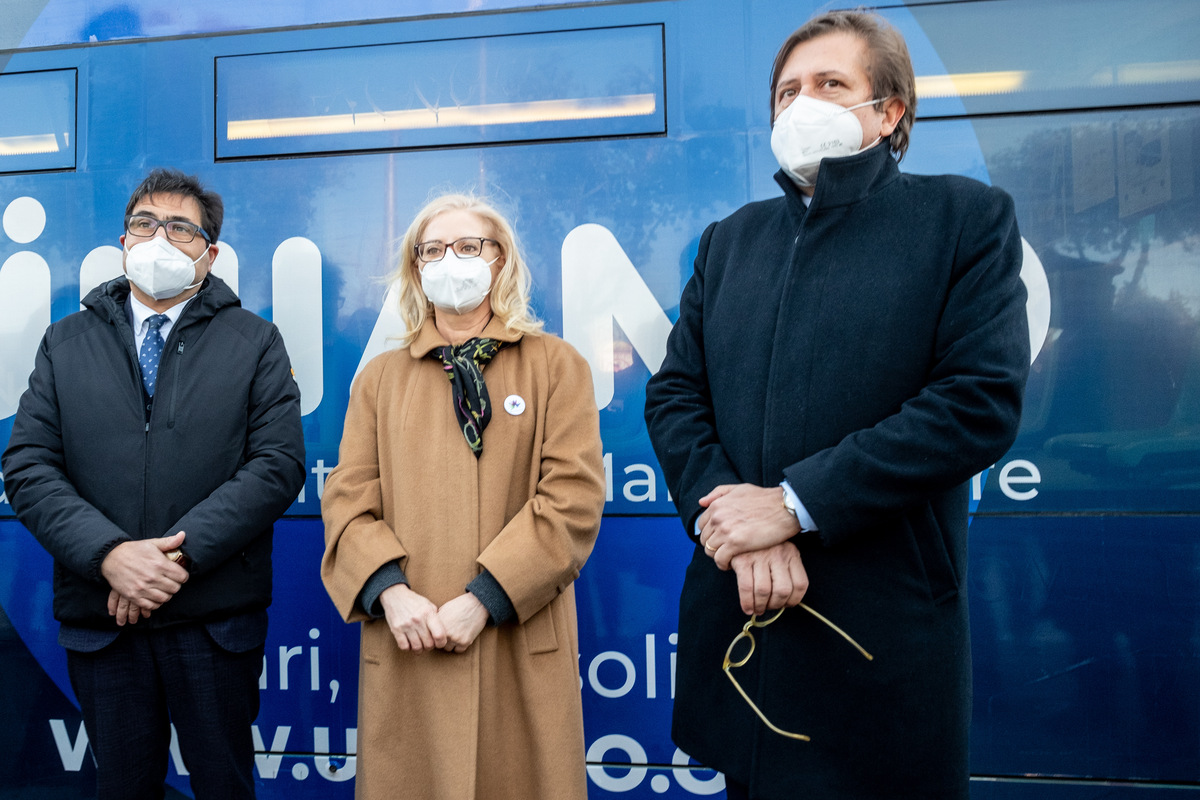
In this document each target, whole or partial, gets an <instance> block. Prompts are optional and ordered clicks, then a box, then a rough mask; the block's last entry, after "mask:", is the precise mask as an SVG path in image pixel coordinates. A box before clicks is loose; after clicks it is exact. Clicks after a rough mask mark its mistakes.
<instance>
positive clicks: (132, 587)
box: [100, 531, 188, 625]
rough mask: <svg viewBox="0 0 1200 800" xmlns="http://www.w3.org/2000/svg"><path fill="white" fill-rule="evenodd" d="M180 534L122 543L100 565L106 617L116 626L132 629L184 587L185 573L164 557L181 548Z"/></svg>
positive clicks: (186, 573)
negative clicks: (105, 589) (106, 588)
mask: <svg viewBox="0 0 1200 800" xmlns="http://www.w3.org/2000/svg"><path fill="white" fill-rule="evenodd" d="M184 538H185V534H184V532H183V531H179V532H178V533H176V534H174V535H172V536H163V537H160V538H158V539H139V540H136V541H130V542H121V543H120V544H119V545H117V546H116V547H114V548H113V549H112V550H110V551H109V553H108V555H106V556H105V557H104V560H103V561H102V562H100V574H101V575H102V576H104V579H105V580H106V581H108V585H109V586H110V587H111V590H110V591H109V593H108V613H109V616H112V617H116V622H117V625H125V624H126V623H128V624H130V625H132V624H133V623H135V622H137V621H138V619H140V618H142V617H149V616H150V612H151V611H153V610H154V609H156V608H159V607H160V606H161V605H162V604H163V603H165V602H167V601H168V600H170V599H171V598H172V597H174V596H175V593H176V592H178V591H179V589H180V587H181V586H183V584H185V583H187V579H188V571H187V570H186V569H184V568H183V567H181V566H180V565H179V564H176V563H175V562H174V561H172V560H171V559H170V558H168V557H167V555H166V554H167V553H169V552H171V551H172V550H175V549H177V548H179V547H181V546H182V545H183V540H184Z"/></svg>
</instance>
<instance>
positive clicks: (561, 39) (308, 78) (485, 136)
mask: <svg viewBox="0 0 1200 800" xmlns="http://www.w3.org/2000/svg"><path fill="white" fill-rule="evenodd" d="M662 41H663V35H662V26H661V25H645V26H637V27H629V28H612V29H604V30H589V31H566V32H560V33H538V34H521V35H514V36H499V37H488V38H474V39H455V40H443V41H434V42H414V43H409V44H394V45H378V46H371V47H351V48H338V49H333V50H315V51H305V52H294V53H272V54H265V55H250V56H236V57H226V58H220V59H217V155H218V157H219V158H241V157H253V156H263V155H280V154H298V153H319V152H344V151H356V150H376V149H406V148H415V147H433V146H442V145H456V144H486V143H494V142H515V141H530V140H546V139H567V138H572V139H574V138H588V137H601V136H617V135H631V134H648V133H658V134H661V133H664V132H665V131H666V111H665V108H664V105H663V98H664V93H663V49H662V48H663V45H662Z"/></svg>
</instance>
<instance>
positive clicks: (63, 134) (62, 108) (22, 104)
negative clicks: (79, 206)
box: [0, 69, 75, 173]
mask: <svg viewBox="0 0 1200 800" xmlns="http://www.w3.org/2000/svg"><path fill="white" fill-rule="evenodd" d="M74 168H75V70H73V69H60V70H49V71H46V72H15V73H9V74H3V75H0V173H4V172H38V171H44V170H59V169H74Z"/></svg>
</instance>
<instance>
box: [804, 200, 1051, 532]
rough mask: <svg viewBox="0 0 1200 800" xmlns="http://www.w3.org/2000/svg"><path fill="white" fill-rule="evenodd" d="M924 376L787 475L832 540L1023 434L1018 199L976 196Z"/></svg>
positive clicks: (914, 499) (1025, 343) (951, 478)
mask: <svg viewBox="0 0 1200 800" xmlns="http://www.w3.org/2000/svg"><path fill="white" fill-rule="evenodd" d="M969 199H970V200H971V201H973V202H972V203H971V205H972V208H970V209H968V210H965V211H964V213H963V215H962V217H961V218H962V219H964V220H965V223H964V225H963V227H962V229H961V230H960V231H959V232H958V235H957V240H956V241H952V242H950V243H948V244H947V246H948V247H954V248H955V255H954V264H953V268H952V272H951V274H950V282H949V286H948V287H947V290H946V300H945V304H944V306H943V308H942V313H941V319H940V321H939V323H938V326H937V332H936V336H935V342H934V353H933V359H932V368H931V369H930V371H929V377H928V380H927V382H926V384H925V386H924V387H923V388H922V389H921V390H920V391H919V392H918V393H917V394H916V395H915V396H914V397H912V398H910V399H909V400H908V401H907V402H905V403H903V405H902V406H901V407H900V408H899V410H898V411H897V412H896V413H895V414H892V415H891V416H889V417H887V418H885V419H883V420H881V421H880V422H879V423H877V424H876V425H874V426H872V427H870V428H867V429H865V430H860V431H857V432H854V433H851V434H850V435H848V436H846V437H845V438H844V439H842V440H841V441H840V442H839V443H838V444H836V445H835V446H833V447H829V448H826V449H824V450H822V451H820V452H817V453H815V454H813V455H812V456H809V457H807V458H804V459H803V460H801V461H799V462H797V463H795V464H792V465H791V466H789V467H787V468H786V469H785V470H784V474H785V476H786V478H787V480H788V482H789V483H790V484H791V486H792V488H793V489H794V490H795V491H796V494H797V495H798V496H799V497H800V500H801V501H802V502H803V503H804V505H805V507H806V508H807V509H808V511H809V513H810V514H811V515H812V517H813V519H814V520H815V521H816V523H817V526H818V528H819V530H820V535H821V539H822V540H823V541H824V542H825V544H826V545H833V544H836V543H838V542H841V541H844V540H846V539H848V538H851V537H852V536H853V535H854V533H855V532H856V531H861V530H863V529H866V528H869V527H871V526H873V525H875V524H877V523H879V522H881V521H883V520H884V519H886V518H888V517H894V516H895V515H896V514H898V513H901V512H902V511H903V510H904V509H911V508H915V507H917V506H918V505H919V504H920V503H922V502H926V501H927V500H928V498H929V497H930V496H931V495H932V494H934V493H937V492H944V491H947V490H949V489H951V488H953V487H955V486H958V485H961V484H962V483H964V482H965V481H967V480H969V479H970V477H971V476H972V475H974V474H975V473H977V472H979V471H980V470H982V469H985V468H986V467H988V466H989V465H990V464H992V463H994V461H995V460H996V459H997V458H999V457H1000V456H1002V455H1003V454H1004V453H1005V452H1007V450H1008V448H1009V447H1011V446H1012V443H1013V441H1014V439H1015V438H1016V434H1017V428H1018V424H1019V422H1020V416H1021V401H1022V397H1023V394H1024V387H1025V379H1026V377H1027V375H1028V372H1029V328H1028V320H1027V315H1026V311H1025V299H1026V292H1025V287H1024V284H1022V282H1021V278H1020V272H1021V262H1022V249H1021V248H1022V245H1021V236H1020V233H1018V231H1017V221H1016V215H1015V213H1014V210H1013V203H1012V199H1011V198H1010V197H1009V196H1008V195H1007V194H1006V193H1004V192H1003V191H1000V190H998V189H990V188H985V189H982V190H981V191H979V192H976V193H974V196H973V197H971V198H969Z"/></svg>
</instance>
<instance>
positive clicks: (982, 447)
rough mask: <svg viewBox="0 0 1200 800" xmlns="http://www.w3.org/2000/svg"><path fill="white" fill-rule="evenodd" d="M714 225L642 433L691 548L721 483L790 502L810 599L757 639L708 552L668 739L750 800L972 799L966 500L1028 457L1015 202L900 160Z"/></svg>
mask: <svg viewBox="0 0 1200 800" xmlns="http://www.w3.org/2000/svg"><path fill="white" fill-rule="evenodd" d="M777 180H779V182H780V184H781V185H782V187H783V190H784V196H783V197H781V198H776V199H772V200H766V201H762V202H756V203H751V204H749V205H747V206H745V207H743V208H741V209H740V210H738V211H737V212H736V213H734V214H733V215H732V216H730V217H729V218H727V219H725V220H722V221H720V222H718V223H715V224H713V225H712V226H710V227H709V228H708V229H707V230H706V231H705V232H704V235H703V236H702V238H701V240H700V247H699V253H698V255H697V257H696V263H695V272H694V274H693V276H692V278H691V280H690V281H689V282H688V284H687V286H686V288H685V289H684V292H683V297H682V299H681V300H680V309H679V320H678V322H677V323H676V325H675V328H674V330H673V331H672V333H671V337H670V340H669V344H668V348H667V355H666V358H665V360H664V362H663V365H662V368H661V369H660V371H659V372H658V373H657V374H656V375H655V376H654V377H653V378H652V379H651V381H650V383H649V385H648V387H647V402H646V420H647V425H648V427H649V431H650V437H651V440H652V442H653V444H654V448H655V451H656V453H657V455H658V458H659V461H660V462H661V464H662V467H663V471H664V473H665V475H666V479H667V484H668V486H669V488H670V491H671V495H672V497H673V498H674V499H675V502H676V504H677V506H678V508H679V512H680V516H681V518H682V519H683V522H684V526H685V528H686V530H687V531H688V533H689V535H693V529H694V524H695V520H696V517H697V516H698V514H699V513H700V511H701V509H700V507H699V505H698V504H697V501H698V500H699V498H701V497H703V496H704V495H705V494H707V493H708V492H709V491H710V490H711V489H713V488H714V487H715V486H718V485H721V484H736V483H752V484H756V485H759V486H775V485H777V484H778V483H779V482H780V481H783V480H785V479H786V480H787V481H788V482H789V483H790V485H791V486H792V487H793V488H794V489H795V491H796V493H797V494H798V496H799V497H800V500H801V501H802V502H803V503H804V505H805V507H806V508H807V509H808V511H809V512H810V513H811V515H812V517H813V519H814V520H815V522H816V523H817V526H818V527H819V533H802V534H800V535H799V536H797V537H796V539H795V542H796V544H797V545H798V546H799V549H800V552H801V557H802V559H803V562H804V566H805V568H806V569H807V572H808V576H809V580H810V588H809V591H808V594H807V596H806V598H805V602H806V603H808V604H809V605H811V606H812V607H813V608H815V609H816V610H818V611H820V612H822V613H823V614H825V615H826V616H827V617H828V618H830V619H831V620H832V621H833V622H835V623H837V624H838V625H839V626H841V627H842V628H843V629H845V630H846V631H847V632H848V633H849V634H850V635H851V636H853V637H854V638H855V639H856V640H857V641H858V642H859V643H861V644H862V645H863V647H865V648H866V649H867V650H868V651H869V652H870V653H871V654H872V655H873V656H874V660H873V661H867V660H866V659H865V658H863V657H862V656H861V655H860V654H859V653H858V652H857V651H856V650H854V649H853V648H852V647H851V646H850V645H848V644H847V643H845V642H844V641H843V640H841V639H840V638H839V637H838V636H837V634H835V633H833V632H832V631H831V630H829V629H828V628H827V627H825V626H824V625H822V624H821V623H819V622H817V621H816V620H815V619H814V618H812V617H811V616H809V615H808V614H807V613H805V612H804V611H803V610H802V609H798V608H794V609H789V610H788V611H786V612H785V613H784V614H783V616H782V618H780V620H779V621H778V622H776V623H774V624H773V625H772V626H770V627H768V628H765V629H762V630H760V631H757V632H756V634H755V635H756V638H757V641H758V646H757V650H756V652H755V654H754V656H753V658H752V659H751V660H750V662H749V663H748V664H747V665H746V666H745V667H743V668H742V669H740V670H738V671H737V672H736V674H737V676H738V677H739V678H740V680H741V683H742V685H743V686H744V687H745V688H746V690H747V691H748V692H749V693H750V696H751V697H753V698H754V699H755V702H756V703H757V704H758V705H759V707H760V708H762V709H763V711H764V712H765V713H766V714H767V716H768V717H769V718H770V719H771V721H772V722H774V723H775V724H776V725H778V726H780V727H782V728H784V729H786V730H790V731H796V732H799V733H804V734H807V735H809V736H811V741H810V742H798V741H795V740H791V739H786V738H784V737H781V736H779V735H777V734H775V733H772V732H770V731H769V730H768V729H767V728H765V727H764V726H763V725H762V724H761V723H760V722H758V720H757V718H756V717H755V716H754V714H753V712H752V711H751V710H750V709H749V707H748V706H747V705H746V703H745V702H744V701H743V700H742V699H741V698H740V697H739V696H738V695H737V694H736V692H735V690H734V688H733V686H732V685H731V684H730V682H729V681H728V679H727V678H726V677H725V675H724V674H723V673H722V670H721V662H722V657H723V656H724V654H725V650H726V647H727V646H728V644H729V642H730V640H731V639H732V638H733V637H734V636H735V635H736V634H737V633H738V631H739V630H740V629H741V627H742V625H743V623H744V622H745V621H746V619H747V618H746V617H745V615H744V614H742V612H741V610H740V608H739V604H738V597H737V586H736V579H735V577H734V574H733V572H721V571H720V570H718V569H717V568H716V566H715V565H714V563H713V561H712V560H711V559H710V558H708V557H707V556H706V555H705V554H704V552H703V550H702V549H701V548H699V547H697V548H696V552H695V554H694V557H693V559H692V562H691V564H690V566H689V567H688V571H687V576H686V580H685V583H684V589H683V595H682V598H681V601H680V620H679V644H678V668H677V670H678V671H677V694H676V701H675V716H674V725H673V736H674V739H675V741H676V743H677V744H678V745H679V746H680V748H681V749H682V750H684V752H686V753H688V754H689V755H691V756H692V757H693V758H694V759H696V760H697V761H699V762H701V763H704V764H706V765H709V766H711V767H715V768H717V769H719V770H721V771H723V772H725V773H726V774H727V775H729V776H731V777H732V778H734V779H736V780H738V781H740V782H742V783H747V784H749V785H750V786H751V791H752V793H753V794H754V796H755V797H762V798H767V799H768V800H795V798H839V800H850V799H852V798H908V797H911V798H922V799H923V800H927V799H928V798H938V799H939V800H940V799H941V798H966V797H967V744H968V743H967V732H968V724H969V717H970V685H971V666H970V641H969V632H968V622H967V600H966V567H967V504H968V495H967V488H968V482H969V481H970V479H971V477H972V476H973V475H974V474H975V473H977V472H979V471H980V470H981V469H983V468H986V467H988V466H990V465H991V464H992V463H994V462H995V460H996V459H998V458H999V457H1000V456H1001V455H1003V454H1004V453H1005V451H1006V450H1007V449H1008V448H1009V447H1010V446H1011V444H1012V442H1013V439H1014V437H1015V435H1016V431H1017V424H1018V420H1019V416H1020V408H1021V397H1022V392H1023V388H1024V384H1025V378H1026V375H1027V372H1028V367H1029V331H1028V324H1027V321H1026V313H1025V299H1026V294H1025V289H1024V287H1023V284H1022V283H1021V280H1020V268H1021V260H1022V255H1021V238H1020V235H1019V233H1018V231H1017V225H1016V219H1015V216H1014V213H1013V205H1012V200H1011V199H1010V198H1009V196H1008V195H1007V194H1005V193H1004V192H1003V191H1000V190H998V189H995V188H990V187H988V186H985V185H983V184H981V183H979V182H977V181H974V180H970V179H967V178H961V177H954V176H936V177H932V176H917V175H908V174H902V173H901V172H900V171H899V169H898V167H897V164H896V162H895V160H894V159H893V158H892V157H891V155H890V154H889V152H888V149H887V146H886V143H884V144H883V145H881V146H878V147H874V148H872V149H870V150H867V151H865V152H863V153H860V154H858V155H854V156H849V157H846V158H840V159H831V160H827V161H825V162H824V163H823V165H822V167H821V171H820V174H819V177H818V181H817V185H816V190H815V193H814V195H813V198H812V203H811V207H808V208H806V207H805V205H804V204H803V202H802V200H801V195H800V193H799V191H798V190H797V189H796V187H795V186H794V185H793V184H792V183H791V182H790V181H789V180H788V179H786V178H784V177H783V174H782V173H780V174H779V176H777Z"/></svg>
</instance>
